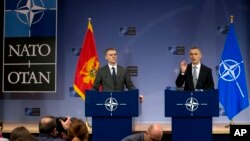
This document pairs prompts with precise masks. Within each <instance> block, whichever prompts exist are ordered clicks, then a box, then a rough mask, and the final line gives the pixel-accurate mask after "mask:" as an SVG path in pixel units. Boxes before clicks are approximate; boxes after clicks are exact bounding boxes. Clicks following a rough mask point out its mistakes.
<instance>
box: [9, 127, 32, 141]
mask: <svg viewBox="0 0 250 141" xmlns="http://www.w3.org/2000/svg"><path fill="white" fill-rule="evenodd" d="M28 135H31V134H30V132H29V130H28V129H27V128H26V127H24V126H19V127H16V128H15V129H13V130H12V132H11V134H10V141H17V139H18V138H20V137H22V136H28Z"/></svg>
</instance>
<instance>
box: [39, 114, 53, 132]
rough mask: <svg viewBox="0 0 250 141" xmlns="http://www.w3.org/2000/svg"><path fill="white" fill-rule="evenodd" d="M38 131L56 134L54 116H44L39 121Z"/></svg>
mask: <svg viewBox="0 0 250 141" xmlns="http://www.w3.org/2000/svg"><path fill="white" fill-rule="evenodd" d="M39 133H40V134H47V135H51V136H56V135H57V130H56V118H55V117H54V116H44V117H43V118H42V119H41V120H40V122H39Z"/></svg>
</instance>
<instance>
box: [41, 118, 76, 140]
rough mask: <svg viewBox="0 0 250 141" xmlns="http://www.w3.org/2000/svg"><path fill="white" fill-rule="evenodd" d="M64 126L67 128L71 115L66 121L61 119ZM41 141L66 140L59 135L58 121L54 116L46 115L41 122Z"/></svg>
mask: <svg viewBox="0 0 250 141" xmlns="http://www.w3.org/2000/svg"><path fill="white" fill-rule="evenodd" d="M60 123H61V125H62V127H63V128H64V129H65V130H67V129H68V127H69V125H70V123H71V121H70V117H67V119H66V120H65V121H64V120H62V119H60ZM38 139H39V141H65V140H66V139H65V140H64V139H60V138H59V137H58V131H57V122H56V118H55V117H54V116H44V117H43V118H41V120H40V122H39V137H38Z"/></svg>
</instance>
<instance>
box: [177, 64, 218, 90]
mask: <svg viewBox="0 0 250 141" xmlns="http://www.w3.org/2000/svg"><path fill="white" fill-rule="evenodd" d="M175 84H176V86H177V87H182V86H183V84H184V91H194V90H195V89H194V85H193V76H192V64H188V66H187V70H186V72H185V74H184V75H181V72H180V74H179V75H178V77H177V79H176V81H175ZM196 89H202V90H206V89H214V81H213V76H212V69H211V68H209V67H207V66H205V65H203V64H201V68H200V73H199V76H198V80H197V84H196Z"/></svg>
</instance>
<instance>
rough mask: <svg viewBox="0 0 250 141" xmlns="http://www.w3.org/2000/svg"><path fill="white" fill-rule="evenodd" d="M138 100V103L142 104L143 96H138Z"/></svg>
mask: <svg viewBox="0 0 250 141" xmlns="http://www.w3.org/2000/svg"><path fill="white" fill-rule="evenodd" d="M139 100H140V103H142V102H143V100H144V97H143V95H139Z"/></svg>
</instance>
